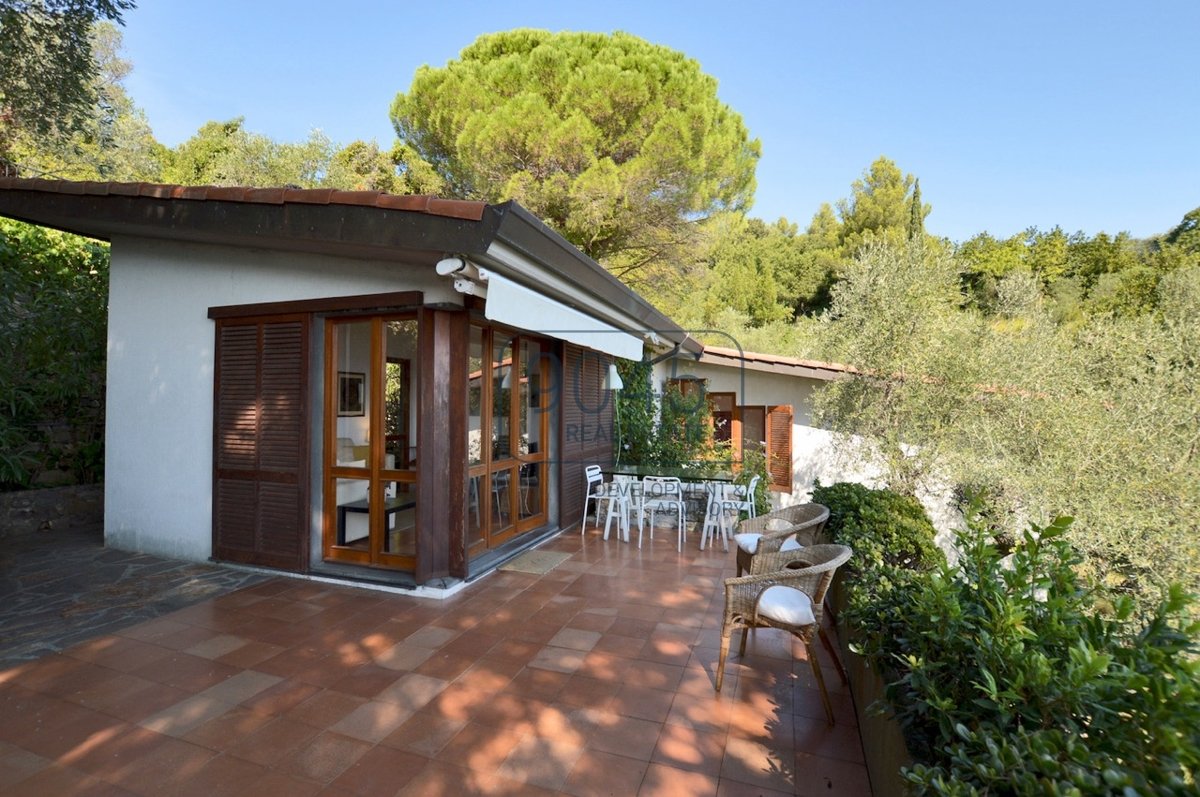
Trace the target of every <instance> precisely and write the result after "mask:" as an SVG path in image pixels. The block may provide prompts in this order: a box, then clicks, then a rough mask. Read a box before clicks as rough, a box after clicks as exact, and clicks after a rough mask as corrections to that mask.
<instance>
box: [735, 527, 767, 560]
mask: <svg viewBox="0 0 1200 797" xmlns="http://www.w3.org/2000/svg"><path fill="white" fill-rule="evenodd" d="M761 539H762V535H761V534H752V533H751V532H748V531H743V532H742V533H741V534H734V535H733V541H734V542H736V543H737V547H739V548H741V549H742V550H743V551H745V552H746V553H749V554H752V553H754V552H755V551H757V550H758V541H759V540H761Z"/></svg>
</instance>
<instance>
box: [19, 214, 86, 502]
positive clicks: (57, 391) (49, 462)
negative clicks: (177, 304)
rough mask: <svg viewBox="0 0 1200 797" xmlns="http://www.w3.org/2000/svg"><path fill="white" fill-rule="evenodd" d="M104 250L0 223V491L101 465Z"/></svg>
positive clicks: (80, 476) (78, 475)
mask: <svg viewBox="0 0 1200 797" xmlns="http://www.w3.org/2000/svg"><path fill="white" fill-rule="evenodd" d="M108 262H109V261H108V246H107V245H105V244H102V243H100V242H98V241H92V240H89V239H86V238H80V237H78V236H74V235H67V234H65V233H60V232H56V231H54V230H48V229H45V228H43V227H34V226H30V225H28V224H21V223H19V222H14V221H8V220H0V489H14V488H21V487H27V486H29V485H30V484H31V483H33V482H34V480H35V479H36V478H37V477H38V476H39V475H40V474H46V473H47V472H50V471H55V472H59V474H60V478H61V479H62V480H73V481H76V482H81V483H88V482H94V481H97V480H99V478H100V477H101V475H102V474H101V470H102V467H103V462H104V442H103V441H104V368H105V345H106V318H105V316H106V310H107V304H108V301H107V300H108Z"/></svg>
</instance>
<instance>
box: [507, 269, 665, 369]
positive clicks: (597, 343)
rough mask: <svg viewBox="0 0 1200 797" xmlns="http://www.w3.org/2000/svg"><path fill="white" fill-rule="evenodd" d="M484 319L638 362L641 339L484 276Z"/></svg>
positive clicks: (518, 286)
mask: <svg viewBox="0 0 1200 797" xmlns="http://www.w3.org/2000/svg"><path fill="white" fill-rule="evenodd" d="M484 316H486V317H487V318H488V319H489V320H491V321H496V322H498V323H501V324H506V325H508V326H514V327H518V328H520V329H528V330H530V331H531V332H537V333H539V334H542V335H547V336H549V337H552V338H559V339H560V340H565V341H569V342H571V343H576V344H578V345H580V346H586V347H587V348H589V349H595V350H596V351H602V352H604V353H605V354H611V355H612V356H614V357H621V358H623V359H626V360H640V359H642V339H641V338H640V337H635V336H634V335H631V334H629V333H628V332H625V331H624V330H620V329H617V328H616V327H614V326H610V325H609V324H606V323H604V322H603V321H599V320H597V319H595V318H592V317H591V316H589V315H586V314H584V313H581V312H579V311H578V310H576V309H574V308H571V307H567V306H566V305H565V304H562V303H561V302H557V301H555V300H554V299H551V298H549V297H547V296H543V295H542V294H540V293H537V292H536V291H532V290H530V289H529V288H526V287H524V286H522V285H518V284H517V283H515V282H513V281H512V280H510V279H507V278H506V277H502V276H500V275H499V274H497V273H496V272H494V271H489V272H488V278H487V300H486V304H485V306H484Z"/></svg>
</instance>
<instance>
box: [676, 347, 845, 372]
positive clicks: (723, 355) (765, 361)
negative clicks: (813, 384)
mask: <svg viewBox="0 0 1200 797" xmlns="http://www.w3.org/2000/svg"><path fill="white" fill-rule="evenodd" d="M731 361H736V363H737V364H739V365H746V366H750V367H753V366H758V368H757V369H756V370H763V371H775V372H778V373H798V374H801V375H805V376H811V377H814V378H818V379H833V378H835V377H836V376H837V375H838V374H847V373H857V372H858V371H857V369H855V368H853V367H852V366H849V365H842V364H841V363H827V362H822V361H820V360H801V359H798V358H795V357H784V356H783V355H780V354H762V353H760V352H754V351H739V350H737V349H726V348H722V347H720V346H705V347H704V354H702V355H701V356H700V362H707V363H710V364H712V365H733V364H735V363H734V362H731Z"/></svg>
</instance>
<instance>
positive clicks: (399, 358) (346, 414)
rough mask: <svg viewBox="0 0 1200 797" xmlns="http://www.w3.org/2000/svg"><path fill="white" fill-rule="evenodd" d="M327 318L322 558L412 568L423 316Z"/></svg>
mask: <svg viewBox="0 0 1200 797" xmlns="http://www.w3.org/2000/svg"><path fill="white" fill-rule="evenodd" d="M325 323H326V328H325V341H326V351H325V354H326V356H325V363H326V366H325V368H326V373H325V385H326V390H325V396H326V399H325V408H324V409H325V413H324V415H325V421H324V439H325V460H324V466H323V472H324V479H323V484H324V495H325V501H324V513H323V514H324V529H323V537H322V539H323V546H322V547H323V555H324V558H325V559H326V560H328V561H334V562H345V563H350V564H359V565H367V566H371V567H381V568H389V569H398V570H412V569H413V568H414V567H415V564H416V558H417V542H416V540H417V533H416V532H417V523H418V522H419V516H420V513H419V504H418V498H419V496H418V494H417V475H418V471H417V467H418V462H419V441H418V439H417V417H418V412H419V408H418V407H417V401H416V396H417V390H416V389H417V379H418V371H419V369H418V368H416V367H415V364H416V362H417V353H418V351H419V348H418V344H419V326H418V320H417V317H416V315H415V314H400V315H386V316H372V317H356V318H336V319H327V320H326V322H325Z"/></svg>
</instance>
